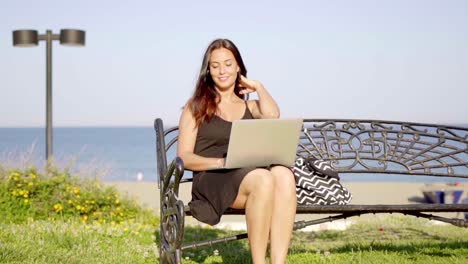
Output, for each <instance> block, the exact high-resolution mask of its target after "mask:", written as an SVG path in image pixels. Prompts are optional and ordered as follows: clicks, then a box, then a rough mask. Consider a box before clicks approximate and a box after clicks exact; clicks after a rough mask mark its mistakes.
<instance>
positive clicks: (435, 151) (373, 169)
mask: <svg viewBox="0 0 468 264" xmlns="http://www.w3.org/2000/svg"><path fill="white" fill-rule="evenodd" d="M467 139H468V128H459V127H450V126H434V125H426V124H417V123H398V122H393V123H392V122H388V121H365V120H312V119H307V120H304V127H303V133H302V135H301V139H300V145H299V148H298V155H300V156H308V155H313V156H315V157H316V158H318V159H325V160H330V161H331V163H332V165H333V166H334V167H335V168H336V169H337V170H338V171H342V172H352V173H386V174H415V175H431V176H447V177H460V176H461V177H464V176H463V175H466V171H467V170H468V162H466V160H467V155H468V144H467ZM465 177H466V176H465Z"/></svg>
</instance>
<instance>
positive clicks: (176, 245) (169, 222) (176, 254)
mask: <svg viewBox="0 0 468 264" xmlns="http://www.w3.org/2000/svg"><path fill="white" fill-rule="evenodd" d="M164 198H165V199H164V202H162V203H161V204H162V207H161V219H160V221H161V222H160V240H159V242H160V248H159V249H160V252H159V260H160V263H161V264H165V263H171V264H173V263H177V264H178V263H181V262H182V260H181V257H182V250H181V245H182V240H183V235H184V225H185V223H184V217H185V213H184V203H183V202H182V201H181V200H177V196H176V195H175V194H174V193H173V192H169V193H167V195H165V196H164Z"/></svg>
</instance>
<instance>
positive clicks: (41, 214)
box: [0, 167, 158, 225]
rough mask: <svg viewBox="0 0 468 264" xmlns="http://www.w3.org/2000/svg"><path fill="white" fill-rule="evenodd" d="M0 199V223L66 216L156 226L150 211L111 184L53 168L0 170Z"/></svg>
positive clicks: (99, 221)
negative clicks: (137, 222) (42, 169)
mask: <svg viewBox="0 0 468 264" xmlns="http://www.w3.org/2000/svg"><path fill="white" fill-rule="evenodd" d="M0 201H1V203H0V211H1V212H2V215H3V216H4V217H2V218H1V219H0V222H4V223H25V222H26V221H27V220H28V219H33V220H59V219H62V220H66V219H69V218H79V219H81V221H82V222H84V223H94V224H103V223H110V224H121V223H123V222H125V221H134V220H138V221H140V222H141V221H142V222H145V223H149V224H154V225H157V221H158V220H157V218H156V217H155V216H154V215H153V214H152V212H151V211H150V210H145V209H143V208H141V207H140V206H139V205H138V204H137V202H136V201H135V200H132V199H130V198H128V197H122V196H121V195H120V193H119V192H118V191H117V190H116V189H115V188H114V187H105V186H104V185H103V184H102V183H101V182H100V181H99V180H97V179H89V178H82V177H78V176H75V175H69V173H67V172H61V171H60V170H59V169H57V168H54V167H49V168H48V169H47V173H40V172H38V170H37V169H36V168H35V167H30V168H27V169H25V170H19V169H9V170H3V169H0Z"/></svg>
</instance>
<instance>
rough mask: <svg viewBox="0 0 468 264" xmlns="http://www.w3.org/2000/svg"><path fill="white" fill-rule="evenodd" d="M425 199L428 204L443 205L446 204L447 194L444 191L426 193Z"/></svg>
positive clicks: (424, 193)
mask: <svg viewBox="0 0 468 264" xmlns="http://www.w3.org/2000/svg"><path fill="white" fill-rule="evenodd" d="M423 195H424V199H425V200H426V202H427V203H433V204H443V203H445V193H444V192H443V191H425V192H423Z"/></svg>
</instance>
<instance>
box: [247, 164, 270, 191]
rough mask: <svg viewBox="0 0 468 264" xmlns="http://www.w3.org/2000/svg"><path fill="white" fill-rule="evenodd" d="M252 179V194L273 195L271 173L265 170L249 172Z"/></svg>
mask: <svg viewBox="0 0 468 264" xmlns="http://www.w3.org/2000/svg"><path fill="white" fill-rule="evenodd" d="M251 174H252V175H251V178H252V179H253V184H252V192H253V193H256V192H266V193H271V194H272V193H273V192H274V189H275V179H274V177H273V175H272V173H271V172H270V171H268V170H265V169H256V170H254V171H252V172H251Z"/></svg>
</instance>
